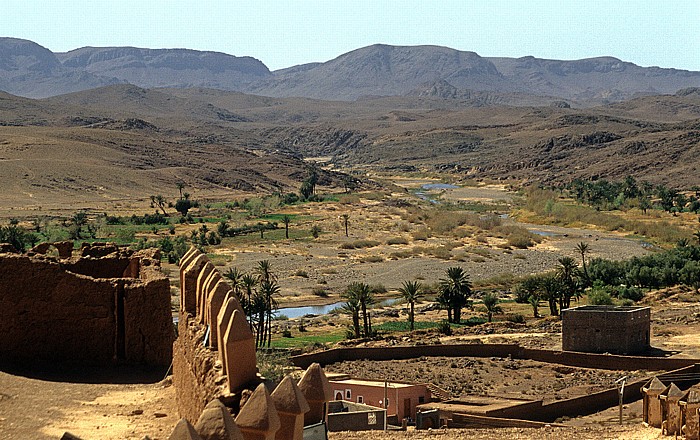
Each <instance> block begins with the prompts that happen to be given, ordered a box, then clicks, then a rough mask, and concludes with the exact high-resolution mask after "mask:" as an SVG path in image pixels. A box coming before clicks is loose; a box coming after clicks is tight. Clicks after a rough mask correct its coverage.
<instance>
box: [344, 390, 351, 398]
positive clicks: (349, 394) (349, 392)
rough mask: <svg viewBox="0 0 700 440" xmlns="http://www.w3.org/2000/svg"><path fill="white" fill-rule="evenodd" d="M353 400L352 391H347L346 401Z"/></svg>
mask: <svg viewBox="0 0 700 440" xmlns="http://www.w3.org/2000/svg"><path fill="white" fill-rule="evenodd" d="M351 399H352V390H349V389H345V400H351Z"/></svg>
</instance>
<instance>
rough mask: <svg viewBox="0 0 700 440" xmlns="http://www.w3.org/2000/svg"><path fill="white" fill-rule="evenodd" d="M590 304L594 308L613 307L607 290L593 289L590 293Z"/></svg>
mask: <svg viewBox="0 0 700 440" xmlns="http://www.w3.org/2000/svg"><path fill="white" fill-rule="evenodd" d="M588 304H590V305H593V306H611V305H612V304H613V300H612V297H611V296H610V293H608V292H607V291H606V290H605V289H592V290H591V291H590V292H589V293H588Z"/></svg>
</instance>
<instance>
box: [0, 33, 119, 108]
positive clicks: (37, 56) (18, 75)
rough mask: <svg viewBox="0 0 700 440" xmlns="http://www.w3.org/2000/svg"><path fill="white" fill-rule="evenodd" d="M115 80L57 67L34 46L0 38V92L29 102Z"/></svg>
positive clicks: (55, 61) (52, 57)
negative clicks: (27, 99)
mask: <svg viewBox="0 0 700 440" xmlns="http://www.w3.org/2000/svg"><path fill="white" fill-rule="evenodd" d="M118 82H119V80H117V79H115V78H113V77H109V76H98V75H93V74H91V73H89V72H87V71H85V70H83V69H73V68H70V67H67V66H64V65H63V64H61V62H60V61H59V60H58V58H57V57H56V55H55V54H54V53H53V52H51V51H50V50H48V49H46V48H44V47H42V46H39V45H38V44H36V43H34V42H31V41H28V40H20V39H17V38H0V90H2V91H5V92H8V93H12V94H14V95H20V96H26V97H30V98H41V97H45V96H53V95H59V94H63V93H70V92H74V91H78V90H85V89H92V88H95V87H101V86H104V85H108V84H115V83H118Z"/></svg>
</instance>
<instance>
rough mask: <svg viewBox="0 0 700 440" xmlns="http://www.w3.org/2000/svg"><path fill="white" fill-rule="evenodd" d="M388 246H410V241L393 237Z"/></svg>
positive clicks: (388, 241)
mask: <svg viewBox="0 0 700 440" xmlns="http://www.w3.org/2000/svg"><path fill="white" fill-rule="evenodd" d="M386 244H408V240H407V239H406V238H404V237H392V238H390V239H388V240H387V241H386Z"/></svg>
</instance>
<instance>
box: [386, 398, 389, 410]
mask: <svg viewBox="0 0 700 440" xmlns="http://www.w3.org/2000/svg"><path fill="white" fill-rule="evenodd" d="M386 407H387V408H389V398H388V397H387V398H386Z"/></svg>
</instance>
